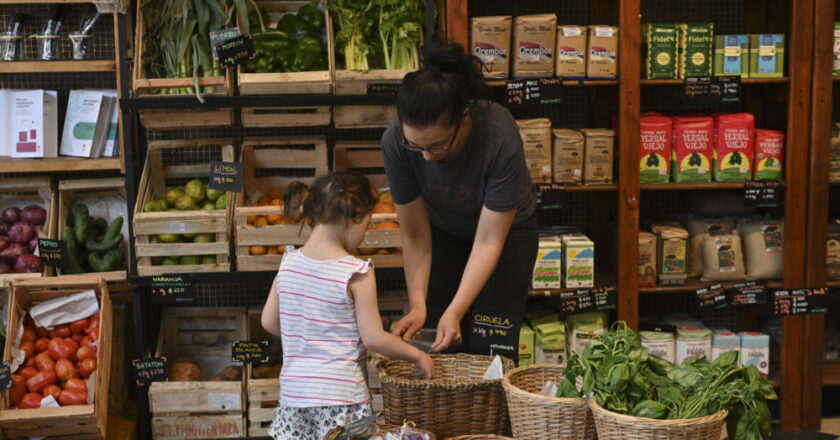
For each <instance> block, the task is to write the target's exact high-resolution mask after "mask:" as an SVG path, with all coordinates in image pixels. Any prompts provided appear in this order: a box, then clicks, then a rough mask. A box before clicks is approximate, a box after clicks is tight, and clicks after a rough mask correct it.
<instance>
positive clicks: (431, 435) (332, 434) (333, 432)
mask: <svg viewBox="0 0 840 440" xmlns="http://www.w3.org/2000/svg"><path fill="white" fill-rule="evenodd" d="M376 426H379V430H380V431H385V432H393V431H396V430H397V429H400V427H402V425H386V424H383V423H377V424H376ZM342 429H344V427H343V426H339V427H337V428H333V429H332V430H331V431H330V432H328V433H327V436H326V437H324V440H333V439H335V438H336V437H338V435H339V434H341V430H342ZM411 429H413V430H415V431H418V432H420V433H423V434H428V435H429V440H437V437H435V433H433V432H429V431H426V430H425V429H420V428H414V427H412V428H411Z"/></svg>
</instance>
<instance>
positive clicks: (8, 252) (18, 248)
mask: <svg viewBox="0 0 840 440" xmlns="http://www.w3.org/2000/svg"><path fill="white" fill-rule="evenodd" d="M25 253H26V246H24V245H22V244H20V243H12V244H10V245H9V247H7V248H6V249H3V252H0V258H5V259H6V260H9V261H17V259H18V257H20V256H21V255H23V254H25Z"/></svg>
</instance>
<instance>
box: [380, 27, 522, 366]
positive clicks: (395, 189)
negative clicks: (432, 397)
mask: <svg viewBox="0 0 840 440" xmlns="http://www.w3.org/2000/svg"><path fill="white" fill-rule="evenodd" d="M481 68H482V67H481V61H480V60H478V58H476V57H473V56H467V55H465V54H464V49H463V47H461V46H460V45H458V44H434V45H430V46H427V47H426V48H424V67H423V68H421V69H420V70H418V71H416V72H412V73H409V74H408V75H406V76H405V78H404V79H403V82H402V85H401V86H400V90H399V94H398V103H397V112H398V118H397V119H396V120H394V121H393V122H392V123H391V126H390V127H389V128H388V129H387V130H386V131H385V134H384V135H383V136H382V149H383V154H384V157H385V171H386V173H387V175H388V183H389V185H390V187H391V195H392V197H393V199H394V203H395V205H396V210H397V215H398V216H399V219H400V228H401V230H402V239H403V260H404V265H405V277H406V286H407V289H408V297H409V305H410V311H409V313H408V314H407V315H406V316H405V317H404V318H403V319H401V320H400V321H399V322H398V323H397V325H396V328H395V329H394V334H397V335H401V336H402V337H403V338H405V339H410V338H411V337H412V336H414V334H415V333H416V332H417V331H418V330H420V329H421V328H423V327H424V325H425V327H437V337H436V339H435V342H434V345H433V346H432V351H442V350H445V349H448V348H451V347H457V346H458V345H462V344H463V345H466V346H467V347H468V349H469V351H471V352H473V353H485V354H486V353H489V352H490V350H491V349H492V350H493V352H494V353H498V352H502V353H503V354H505V355H507V356H510V357H513V358H514V359H515V358H516V353H517V348H516V347H517V341H518V339H519V326H520V323H521V321H522V316H523V315H524V312H525V301H526V299H527V295H528V286H529V283H530V280H531V273H532V271H533V268H534V261H535V259H536V255H537V220H536V214H535V210H536V191H535V188H534V186H533V185H532V184H531V177H530V175H529V173H528V169H527V167H526V165H525V153H524V150H523V148H522V138H521V137H520V135H519V129H518V127H517V125H516V121H515V120H514V119H513V116H511V114H510V112H508V110H507V109H506V108H504V107H502V106H500V105H498V104H495V103H492V102H490V101H484V100H479V99H477V97H478V96H479V94H480V91H481V90H482V89H483V86H484V78H483V76H482V73H481ZM475 321H478V322H479V324H478V325H473V324H474V322H475ZM488 329H496V330H502V333H503V334H506V335H507V338H506V339H507V341H508V343H506V344H502V345H498V344H488V342H491V341H489V339H488V338H487V337H486V336H487V331H488ZM482 330H484V333H482ZM472 333H475V335H473V337H470V334H472ZM496 334H498V333H496ZM491 339H492V338H491ZM511 341H512V342H511Z"/></svg>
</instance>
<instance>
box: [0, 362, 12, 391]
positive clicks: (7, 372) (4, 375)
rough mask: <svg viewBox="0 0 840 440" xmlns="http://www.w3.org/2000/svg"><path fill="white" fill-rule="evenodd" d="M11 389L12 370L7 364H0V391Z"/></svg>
mask: <svg viewBox="0 0 840 440" xmlns="http://www.w3.org/2000/svg"><path fill="white" fill-rule="evenodd" d="M11 387H12V368H11V367H10V366H9V363H8V362H0V391H6V390H8V389H9V388H11Z"/></svg>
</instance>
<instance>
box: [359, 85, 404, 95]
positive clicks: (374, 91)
mask: <svg viewBox="0 0 840 440" xmlns="http://www.w3.org/2000/svg"><path fill="white" fill-rule="evenodd" d="M399 91H400V84H399V83H396V84H389V83H371V84H368V86H367V94H368V95H369V96H397V93H398V92H399Z"/></svg>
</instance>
